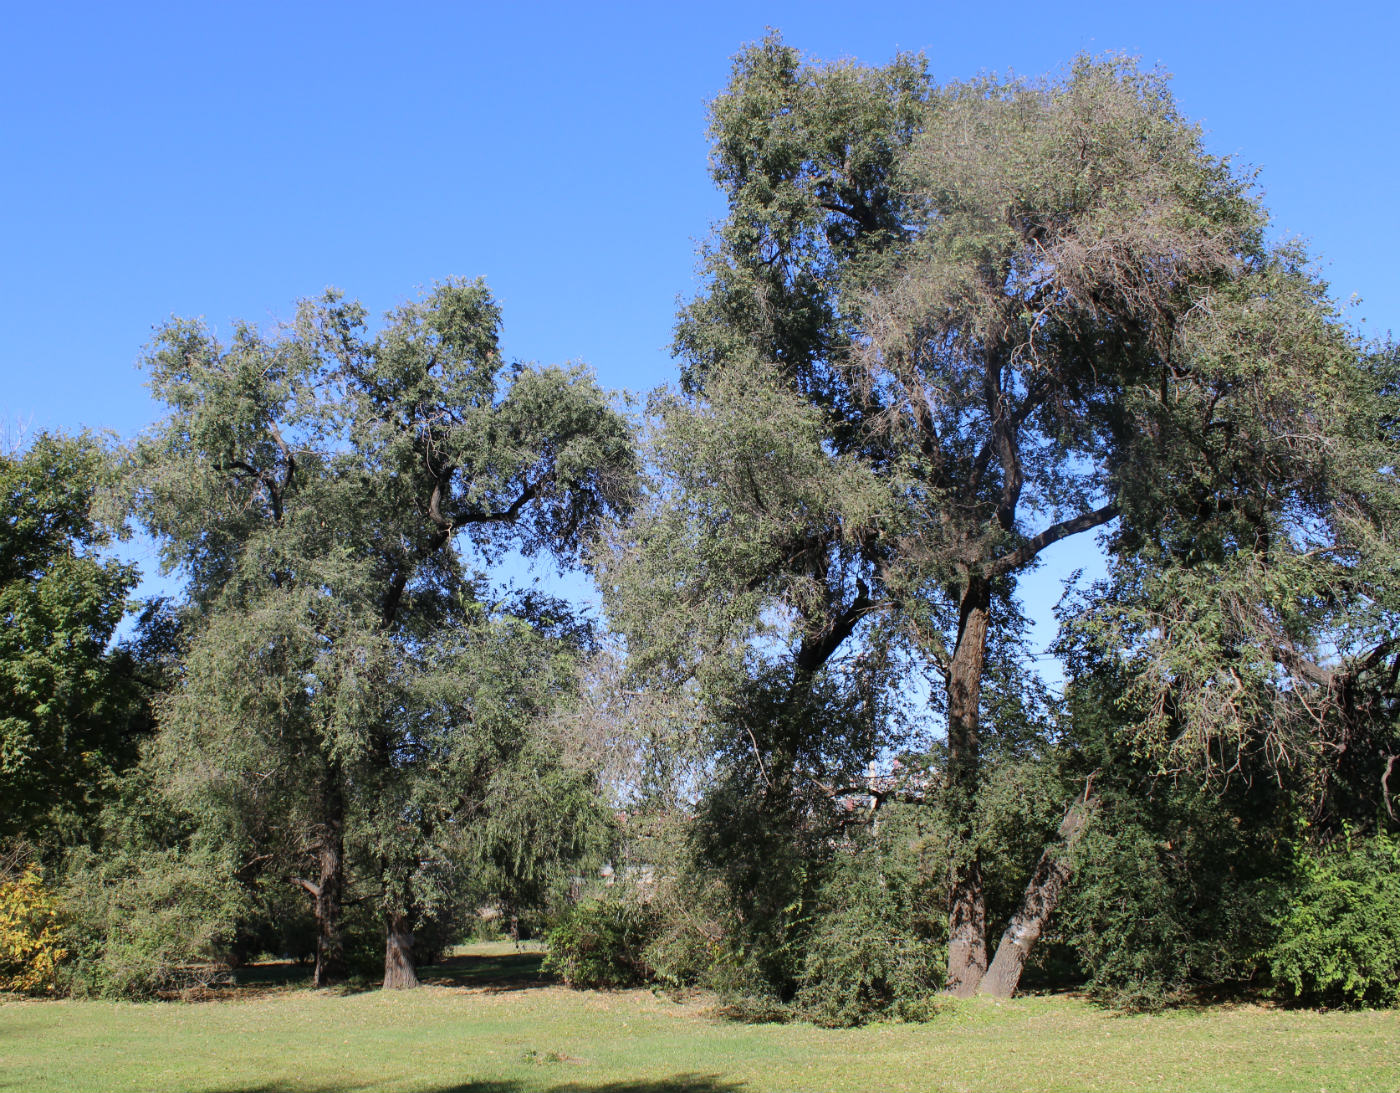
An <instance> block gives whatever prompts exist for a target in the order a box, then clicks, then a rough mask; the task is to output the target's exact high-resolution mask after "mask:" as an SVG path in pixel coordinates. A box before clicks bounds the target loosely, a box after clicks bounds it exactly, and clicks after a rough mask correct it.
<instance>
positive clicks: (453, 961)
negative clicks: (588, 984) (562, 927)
mask: <svg viewBox="0 0 1400 1093" xmlns="http://www.w3.org/2000/svg"><path fill="white" fill-rule="evenodd" d="M542 964H544V953H538V952H536V953H531V952H518V953H495V954H492V955H489V956H477V955H473V954H470V953H467V954H463V955H460V956H449V957H448V958H447V959H446V960H444V961H443V962H442V963H441V964H429V965H428V966H427V967H424V968H420V969H418V978H419V980H421V981H422V982H424V983H428V984H431V985H432V986H435V987H484V988H486V989H487V990H493V991H514V990H523V989H526V988H529V987H548V986H550V985H552V984H555V983H558V982H559V978H558V976H555V975H551V974H550V973H549V972H546V971H544V970H543V969H542V967H541V965H542Z"/></svg>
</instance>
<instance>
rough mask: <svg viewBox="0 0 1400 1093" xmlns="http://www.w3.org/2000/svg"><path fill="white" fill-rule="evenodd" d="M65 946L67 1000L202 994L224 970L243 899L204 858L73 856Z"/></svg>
mask: <svg viewBox="0 0 1400 1093" xmlns="http://www.w3.org/2000/svg"><path fill="white" fill-rule="evenodd" d="M70 876H71V878H72V880H71V881H70V883H69V887H68V890H67V893H66V894H67V897H68V899H67V903H68V906H69V909H70V911H71V914H70V916H69V921H68V923H67V928H66V939H67V942H68V945H69V947H70V948H71V949H72V950H73V953H74V956H75V957H76V958H77V959H75V960H74V961H73V962H72V963H71V964H70V965H69V966H68V985H69V986H70V988H71V989H72V990H73V991H74V993H77V994H88V995H98V996H101V997H110V998H143V997H150V996H152V995H155V994H159V993H161V992H165V991H171V990H179V989H182V988H185V987H190V986H198V985H207V984H209V983H210V982H213V981H214V980H215V979H217V978H218V977H219V976H220V974H221V973H222V972H223V971H224V970H225V969H226V968H227V965H228V953H229V948H230V945H231V943H232V941H233V939H234V937H235V935H236V934H237V931H238V927H239V924H240V922H241V921H243V920H244V919H246V917H247V913H248V897H247V892H246V890H245V889H244V888H243V886H242V885H240V884H238V882H237V880H236V879H235V878H234V875H233V869H232V867H231V865H230V863H228V862H227V861H224V860H223V859H222V857H221V856H220V855H219V854H218V853H217V852H216V851H213V850H208V849H189V850H182V849H180V848H170V849H166V850H145V851H139V852H127V853H121V854H116V855H114V856H113V857H112V858H110V859H107V860H103V861H100V860H98V859H97V858H96V857H95V856H92V855H78V856H77V860H75V861H74V862H73V863H72V864H71V866H70Z"/></svg>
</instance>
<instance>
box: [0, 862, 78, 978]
mask: <svg viewBox="0 0 1400 1093" xmlns="http://www.w3.org/2000/svg"><path fill="white" fill-rule="evenodd" d="M67 955H68V952H67V949H65V948H64V944H63V931H62V924H61V921H60V915H59V899H58V894H57V893H56V892H55V891H54V890H53V889H52V888H51V887H49V886H48V885H47V884H45V883H44V873H43V870H42V869H41V868H40V867H39V866H38V865H36V864H34V863H32V862H30V863H27V864H25V865H23V866H19V867H16V868H13V869H7V870H6V871H5V873H4V875H0V991H19V992H23V993H26V994H39V993H43V992H47V991H52V990H54V989H55V988H56V987H57V985H58V981H59V965H60V963H61V962H62V961H63V958H64V957H65V956H67Z"/></svg>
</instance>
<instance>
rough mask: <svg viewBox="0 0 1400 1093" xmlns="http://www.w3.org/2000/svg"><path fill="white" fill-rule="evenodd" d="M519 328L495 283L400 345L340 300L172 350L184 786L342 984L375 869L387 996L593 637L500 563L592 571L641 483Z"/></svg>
mask: <svg viewBox="0 0 1400 1093" xmlns="http://www.w3.org/2000/svg"><path fill="white" fill-rule="evenodd" d="M499 323H500V319H499V312H498V309H497V307H496V304H495V302H494V301H493V300H492V298H491V296H490V294H489V293H488V291H487V290H486V288H485V287H484V285H482V284H481V283H480V282H449V283H445V284H442V285H440V286H438V287H437V288H436V289H435V290H434V291H433V292H432V293H431V294H430V295H429V296H428V297H427V298H426V299H425V300H423V301H422V302H420V303H416V304H410V305H407V306H405V307H403V308H400V309H399V310H397V311H395V312H393V313H391V314H390V315H389V316H388V317H387V320H386V322H385V323H384V325H383V327H382V328H381V329H379V330H378V331H377V332H374V333H371V332H370V331H369V329H368V328H367V326H366V323H365V315H364V312H363V310H362V309H361V308H360V307H359V306H358V305H356V304H353V303H349V302H347V301H345V300H344V299H342V298H341V297H339V296H338V295H336V294H333V293H332V294H328V295H327V296H325V297H324V298H322V299H321V300H318V301H315V302H308V303H305V304H303V305H302V306H301V308H300V309H299V311H298V313H297V317H296V319H295V321H294V322H293V323H292V324H291V325H290V326H289V327H288V328H287V329H285V330H283V331H281V332H279V333H277V334H275V335H273V336H265V335H264V334H262V333H261V332H259V331H257V330H254V329H253V328H251V327H247V326H239V327H237V328H236V329H235V331H234V334H233V337H232V340H231V342H230V343H229V344H228V345H223V344H220V343H219V342H218V341H216V340H215V338H214V337H213V335H212V334H211V333H210V332H209V331H208V330H207V329H206V328H205V327H203V326H202V325H200V324H197V323H184V322H175V323H172V324H170V325H168V326H166V327H164V328H162V329H161V330H160V331H159V332H158V334H157V337H156V340H155V343H154V345H153V348H152V351H151V353H150V355H149V357H148V360H147V367H148V369H149V370H150V373H151V386H152V389H153V390H154V391H155V393H156V395H157V396H158V397H160V398H162V399H163V400H164V401H165V402H167V403H168V404H169V405H170V407H171V411H172V412H171V415H170V417H169V418H168V419H167V421H166V422H165V424H164V425H163V427H162V428H161V429H160V430H159V431H158V432H156V433H155V434H153V435H152V436H151V437H150V438H149V439H147V440H146V441H144V442H143V443H142V445H141V447H140V450H139V452H138V467H137V471H136V475H135V481H136V482H137V483H138V498H137V503H138V507H139V511H140V513H141V516H142V518H143V519H144V521H145V522H146V524H147V525H148V526H149V527H150V528H151V530H152V531H153V532H154V533H156V534H157V536H159V537H160V540H161V542H162V544H163V549H164V551H165V560H166V563H167V564H168V565H171V566H176V567H179V568H181V569H182V570H183V571H184V572H185V573H186V574H187V575H188V577H189V582H190V583H189V622H188V629H189V632H190V638H189V652H188V655H187V656H186V659H185V662H184V676H183V679H182V682H181V685H180V686H179V687H178V688H177V689H176V690H175V692H174V693H173V694H172V696H171V698H170V699H169V701H168V702H167V703H166V704H165V706H164V708H163V710H162V719H161V749H162V751H163V754H164V756H165V762H166V764H167V767H168V769H169V770H170V772H171V775H170V784H171V788H172V792H174V793H175V794H176V795H177V797H178V798H179V799H180V801H181V803H182V805H183V806H184V807H185V808H186V809H188V810H189V811H191V812H193V813H196V814H201V813H203V816H202V822H205V823H212V824H222V825H224V827H225V829H226V837H227V838H228V839H229V840H231V841H232V842H233V843H234V844H236V845H239V846H242V847H243V848H245V851H246V854H245V860H246V862H247V866H246V868H248V869H249V870H251V871H254V872H257V873H259V874H261V875H266V876H269V877H272V878H279V877H280V878H282V879H284V880H290V881H291V882H292V883H296V884H299V885H300V886H301V887H303V888H304V889H305V890H306V891H307V892H308V893H309V894H310V896H311V897H312V899H313V902H314V907H315V912H316V918H317V923H318V931H319V941H318V950H317V971H316V981H317V983H318V984H319V983H324V982H326V981H327V980H328V979H330V978H332V977H334V976H336V975H338V974H341V972H342V971H343V963H344V955H343V954H344V940H343V938H342V936H341V935H342V918H343V907H344V902H345V899H346V884H347V876H348V874H347V854H353V855H355V857H356V861H357V863H358V872H357V875H358V876H360V877H361V878H368V881H367V883H368V884H369V886H370V888H371V889H372V897H371V898H373V899H374V900H375V901H376V902H377V904H378V906H379V908H380V910H381V912H382V915H383V919H384V922H385V930H386V937H387V943H386V956H385V985H386V986H410V985H413V984H414V983H416V978H415V975H414V964H413V954H412V928H413V925H414V923H415V921H417V920H419V919H421V918H424V917H425V916H429V915H431V914H432V911H433V906H434V905H435V904H436V903H440V902H441V900H442V892H441V883H440V882H442V880H443V878H444V876H445V875H446V873H447V872H450V869H449V868H448V866H447V865H444V864H443V863H444V861H446V860H447V858H448V857H450V855H451V853H452V852H453V849H454V845H455V844H457V843H459V842H460V840H462V839H468V840H470V839H471V838H473V837H474V836H473V835H472V834H471V832H473V831H474V830H476V828H477V826H478V825H482V824H486V823H487V820H488V817H487V816H485V815H484V814H483V810H484V809H485V808H486V802H487V801H488V800H491V801H496V802H498V803H499V802H503V801H507V800H508V799H509V797H508V795H507V794H505V793H504V792H502V791H500V790H499V789H495V788H493V787H494V786H495V783H494V782H493V779H496V778H498V777H504V776H505V771H506V770H516V771H519V769H520V768H518V767H510V766H509V764H508V763H505V762H504V760H503V755H502V748H505V749H506V751H507V752H508V753H509V755H510V756H520V755H525V754H529V755H531V756H532V757H533V759H534V760H535V761H536V766H537V767H543V766H545V765H547V762H548V761H549V756H550V748H549V746H548V745H547V743H542V742H540V741H539V740H538V739H537V735H538V731H539V726H540V722H541V713H542V711H544V710H546V709H547V708H548V707H549V706H550V705H551V704H554V703H557V702H558V701H559V700H560V697H561V696H562V695H564V694H566V693H567V692H568V689H569V687H570V685H571V684H570V682H569V673H568V671H566V670H565V669H564V668H562V667H560V664H559V658H560V657H565V656H566V654H567V653H568V649H567V646H568V645H569V638H568V635H565V634H562V633H561V632H560V630H559V625H558V623H557V622H556V623H555V624H554V629H553V630H551V629H550V627H549V626H545V625H536V624H537V623H541V622H542V619H541V618H540V617H539V613H538V612H537V613H536V615H535V616H534V617H533V619H532V617H531V615H530V613H529V612H528V611H519V612H516V613H514V614H513V613H512V612H511V611H510V610H509V605H508V603H507V602H506V598H505V597H503V596H502V595H501V594H500V593H498V592H497V591H494V590H493V589H492V587H491V585H490V584H489V582H488V581H487V579H486V578H485V577H484V576H483V574H482V572H481V571H480V570H481V569H484V568H489V567H490V565H491V564H493V563H495V562H496V561H498V560H499V559H500V558H501V556H502V555H503V554H504V553H505V552H507V551H511V550H514V551H519V552H520V553H522V554H524V555H527V556H531V555H546V556H550V557H553V558H555V559H557V560H558V561H560V562H561V563H571V562H574V561H576V560H577V558H578V551H579V549H580V547H581V545H582V544H583V542H584V541H585V540H586V539H587V537H588V535H589V534H590V531H591V529H592V528H593V527H594V526H595V525H596V524H597V522H598V520H599V519H600V518H602V517H603V516H604V515H606V514H608V513H610V512H613V513H616V512H620V511H622V510H623V509H625V507H626V505H627V503H628V498H629V496H630V493H631V490H632V475H633V473H634V469H633V460H634V456H633V452H632V441H631V434H630V430H629V428H628V426H627V424H626V422H625V421H624V420H623V419H622V418H621V417H620V416H619V415H618V413H617V412H616V411H615V410H613V409H612V408H611V406H610V405H609V403H608V400H607V397H606V396H605V395H604V393H603V392H602V391H601V390H599V388H598V387H597V386H596V385H595V384H594V382H593V381H592V379H591V377H590V376H588V375H587V373H585V372H583V371H582V370H580V369H576V368H575V369H561V368H538V367H527V366H523V365H514V366H508V365H507V364H506V363H505V362H504V361H503V359H502V358H501V355H500V352H499V350H498V348H497V338H498V332H499ZM557 750H558V749H555V751H556V752H557ZM521 776H522V777H525V775H524V774H523V773H522V775H521ZM458 848H459V847H458ZM308 867H309V868H308Z"/></svg>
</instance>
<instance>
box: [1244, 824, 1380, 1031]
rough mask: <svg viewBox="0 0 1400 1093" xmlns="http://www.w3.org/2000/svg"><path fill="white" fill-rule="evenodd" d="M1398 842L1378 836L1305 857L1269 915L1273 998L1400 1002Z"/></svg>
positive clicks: (1356, 1003)
mask: <svg viewBox="0 0 1400 1093" xmlns="http://www.w3.org/2000/svg"><path fill="white" fill-rule="evenodd" d="M1398 909H1400V839H1395V838H1388V837H1386V836H1384V835H1378V836H1376V837H1374V838H1372V839H1369V840H1364V841H1362V840H1357V841H1355V842H1354V843H1352V844H1351V845H1348V846H1345V847H1342V848H1338V849H1336V850H1332V851H1330V852H1319V853H1312V854H1309V855H1307V856H1306V857H1305V858H1304V860H1303V862H1302V866H1301V880H1300V883H1299V885H1298V887H1297V888H1296V889H1295V891H1294V892H1293V893H1292V895H1291V898H1290V899H1289V900H1288V904H1287V906H1286V907H1285V908H1284V909H1283V910H1282V911H1281V912H1280V913H1279V914H1278V915H1277V917H1276V919H1275V921H1274V926H1275V928H1276V929H1277V931H1278V934H1277V939H1276V940H1275V942H1274V944H1273V945H1272V946H1271V947H1270V948H1269V951H1268V955H1267V960H1268V965H1269V971H1270V973H1271V975H1272V977H1273V982H1274V990H1275V992H1276V993H1277V994H1278V995H1279V996H1281V997H1283V998H1287V999H1290V1000H1292V1001H1297V1002H1306V1003H1321V1004H1326V1005H1352V1006H1359V1005H1385V1006H1391V1005H1395V1004H1397V1003H1400V914H1397V910H1398Z"/></svg>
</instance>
